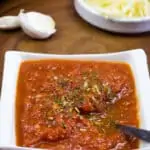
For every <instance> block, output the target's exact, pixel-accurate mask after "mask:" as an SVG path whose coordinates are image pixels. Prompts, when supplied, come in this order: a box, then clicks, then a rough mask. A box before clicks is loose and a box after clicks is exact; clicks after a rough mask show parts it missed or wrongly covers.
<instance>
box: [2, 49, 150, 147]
mask: <svg viewBox="0 0 150 150" xmlns="http://www.w3.org/2000/svg"><path fill="white" fill-rule="evenodd" d="M34 59H71V60H73V59H80V60H93V61H99V60H107V61H119V62H126V63H128V64H129V65H130V66H131V69H132V71H133V75H134V78H135V82H136V89H137V96H138V99H139V106H140V111H139V113H140V120H141V125H140V126H141V127H142V128H144V129H149V130H150V117H149V109H150V101H149V97H150V92H149V91H150V79H149V73H148V67H147V59H146V55H145V53H144V51H143V50H141V49H138V50H133V51H126V52H120V53H112V54H88V55H87V54H85V55H84V54H83V55H53V54H36V53H35V54H34V53H25V52H15V51H9V52H7V53H6V54H5V64H4V72H3V82H2V91H1V102H0V147H1V146H16V141H15V96H16V85H17V77H18V71H19V67H20V64H21V63H22V62H23V61H25V60H34ZM147 146H148V144H147V143H141V147H147Z"/></svg>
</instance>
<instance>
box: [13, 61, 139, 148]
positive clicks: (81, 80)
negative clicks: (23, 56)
mask: <svg viewBox="0 0 150 150" xmlns="http://www.w3.org/2000/svg"><path fill="white" fill-rule="evenodd" d="M114 122H119V123H121V124H127V125H133V126H136V127H138V126H139V119H138V108H137V98H136V89H135V83H134V79H133V75H132V72H131V69H130V66H129V65H128V64H124V63H116V62H103V61H102V62H101V61H100V62H94V61H76V60H75V61H69V60H40V61H25V62H23V63H22V64H21V66H20V71H19V77H18V85H17V98H16V138H17V145H19V146H27V147H38V148H47V149H50V150H131V149H134V148H138V146H139V142H138V140H137V139H136V138H134V137H130V136H127V135H125V134H124V133H122V132H121V131H119V130H118V129H116V127H115V123H114Z"/></svg>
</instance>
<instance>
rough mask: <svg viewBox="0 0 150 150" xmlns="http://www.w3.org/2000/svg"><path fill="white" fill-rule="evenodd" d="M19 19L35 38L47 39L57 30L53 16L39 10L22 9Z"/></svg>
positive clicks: (26, 30) (24, 29)
mask: <svg viewBox="0 0 150 150" xmlns="http://www.w3.org/2000/svg"><path fill="white" fill-rule="evenodd" d="M19 20H20V25H21V28H22V29H23V31H24V32H25V33H26V34H27V35H28V36H30V37H32V38H34V39H46V38H48V37H50V36H51V35H52V34H54V33H55V32H56V29H55V21H54V20H53V18H52V17H50V16H48V15H44V14H42V13H39V12H27V13H24V12H23V11H20V14H19Z"/></svg>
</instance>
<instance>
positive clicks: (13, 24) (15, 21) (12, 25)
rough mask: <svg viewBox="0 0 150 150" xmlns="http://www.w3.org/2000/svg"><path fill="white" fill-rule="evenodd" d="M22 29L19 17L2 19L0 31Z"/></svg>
mask: <svg viewBox="0 0 150 150" xmlns="http://www.w3.org/2000/svg"><path fill="white" fill-rule="evenodd" d="M19 27H20V22H19V18H18V16H4V17H0V29H2V30H10V29H16V28H19Z"/></svg>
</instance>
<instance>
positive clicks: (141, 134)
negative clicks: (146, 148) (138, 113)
mask: <svg viewBox="0 0 150 150" xmlns="http://www.w3.org/2000/svg"><path fill="white" fill-rule="evenodd" d="M116 127H117V128H118V129H120V130H121V131H122V132H124V133H125V134H128V135H132V136H135V137H137V138H139V139H140V140H143V141H145V142H150V131H148V130H144V129H139V128H136V127H132V126H127V125H121V124H116Z"/></svg>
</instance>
